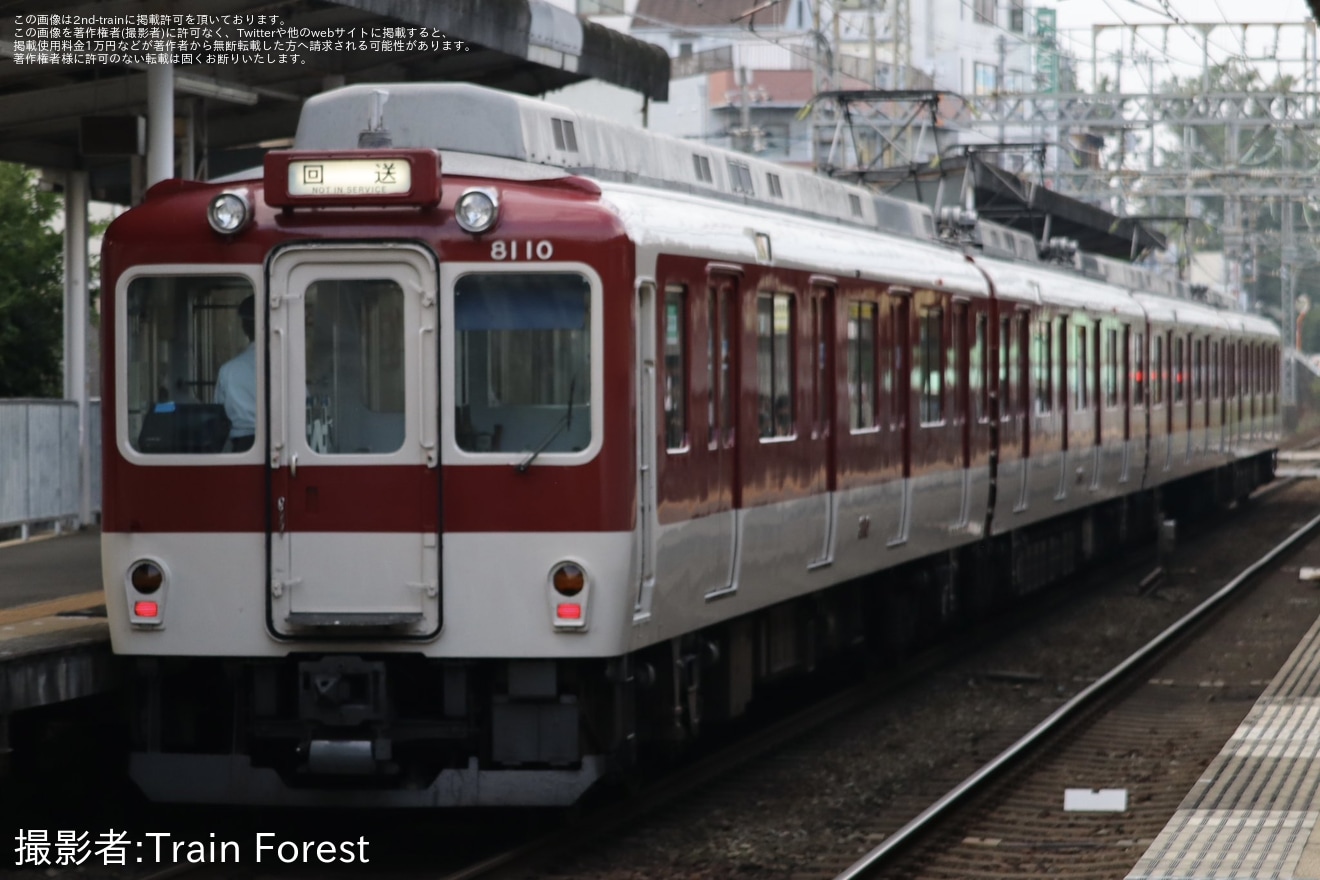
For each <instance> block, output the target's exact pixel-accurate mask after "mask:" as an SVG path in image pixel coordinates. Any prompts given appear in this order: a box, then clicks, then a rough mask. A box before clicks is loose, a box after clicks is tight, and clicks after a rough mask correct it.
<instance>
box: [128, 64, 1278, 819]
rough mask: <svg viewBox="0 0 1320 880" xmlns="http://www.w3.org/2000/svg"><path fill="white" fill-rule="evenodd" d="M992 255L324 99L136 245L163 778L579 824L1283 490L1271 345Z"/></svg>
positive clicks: (771, 169)
mask: <svg viewBox="0 0 1320 880" xmlns="http://www.w3.org/2000/svg"><path fill="white" fill-rule="evenodd" d="M963 232H964V233H969V234H970V237H969V235H961V236H960V235H959V234H958V233H957V232H956V230H952V228H948V229H946V228H944V227H942V226H941V225H940V224H937V223H936V222H935V218H934V217H932V215H931V213H930V211H929V210H928V209H926V208H924V207H921V206H919V205H914V204H908V203H905V202H900V201H897V200H893V199H889V198H886V197H883V196H878V195H876V194H875V193H873V192H871V191H868V190H866V189H862V188H859V187H853V186H849V185H846V184H842V183H838V182H832V181H829V180H825V179H821V178H817V177H814V176H812V175H810V174H807V173H805V172H800V171H796V170H793V169H788V168H784V167H780V166H776V165H773V164H770V163H766V162H762V161H759V160H757V159H755V158H750V157H747V156H744V155H741V154H735V153H730V152H725V151H721V150H717V149H713V148H709V147H707V146H704V145H700V144H692V143H686V142H682V141H677V140H673V139H667V138H663V137H657V136H654V135H651V134H649V133H647V132H644V131H637V130H630V129H627V128H625V127H622V126H617V125H614V124H612V123H608V122H604V121H600V120H596V119H592V118H589V117H586V116H580V115H577V114H575V113H573V112H572V111H569V110H565V109H562V108H559V107H556V106H552V105H550V104H545V103H541V102H538V101H535V100H531V99H527V98H521V97H517V96H512V95H508V94H503V93H498V92H492V91H488V90H484V89H481V88H477V87H473V86H462V85H435V84H426V85H422V84H410V85H388V86H375V87H350V88H345V89H340V90H337V91H334V92H329V93H326V94H324V95H321V96H318V97H316V98H313V99H311V100H309V101H308V102H307V104H306V107H305V109H304V111H303V115H302V119H301V122H300V124H299V128H298V134H297V139H296V143H295V147H294V149H293V150H290V151H285V152H278V153H272V154H270V155H268V156H267V158H266V162H265V167H264V173H263V174H254V175H250V176H248V177H246V178H242V179H234V180H230V181H227V182H223V183H199V182H192V181H181V180H175V181H168V182H165V183H161V184H158V185H157V186H155V187H153V188H152V189H151V190H150V192H149V193H148V194H147V198H146V199H145V201H144V203H143V204H142V205H141V206H139V207H138V208H136V209H134V210H132V211H130V212H128V213H127V214H125V215H124V216H122V217H120V218H119V219H118V220H116V221H115V223H114V224H113V226H112V227H111V228H110V230H109V233H108V234H107V236H106V241H105V248H104V270H105V285H104V289H105V291H106V295H105V303H104V328H105V337H104V338H105V344H104V347H103V351H104V364H103V369H104V375H105V376H106V377H108V381H107V390H106V394H105V402H104V414H105V415H104V432H105V443H104V449H105V454H104V487H105V491H104V494H105V499H106V500H105V510H104V523H103V525H104V537H103V560H104V562H103V575H104V582H105V589H106V596H107V600H108V608H109V617H110V623H111V630H112V634H113V642H114V649H115V651H116V652H117V653H119V654H121V655H129V656H133V657H135V658H139V659H138V662H135V663H134V664H133V666H132V669H133V670H134V675H136V676H137V681H136V682H135V687H134V693H135V694H136V697H137V699H138V704H139V706H138V708H139V712H138V716H137V717H138V721H139V724H138V725H137V727H138V730H137V741H136V743H135V752H134V754H133V757H132V772H133V775H134V777H135V778H136V779H137V780H138V782H139V783H140V784H141V786H142V787H143V788H144V789H145V790H146V791H147V793H148V794H149V795H151V796H152V797H155V798H158V799H162V800H180V801H205V802H235V803H238V802H246V803H258V802H261V803H292V804H299V803H303V804H335V803H353V804H359V805H361V804H382V805H419V804H436V805H490V804H563V803H569V802H571V801H573V800H575V799H576V798H577V797H579V796H580V795H581V794H582V792H584V791H585V790H586V789H587V788H588V787H589V786H591V785H592V784H593V783H595V782H596V781H597V780H599V779H601V778H602V777H604V776H606V775H607V774H609V773H611V772H613V771H615V770H619V769H622V768H626V767H627V766H628V765H629V764H630V762H632V761H633V760H634V758H635V757H636V755H637V754H638V752H639V751H645V750H646V749H647V748H649V747H652V746H655V747H660V746H665V745H667V744H671V743H674V742H680V741H683V740H685V739H689V738H692V737H695V736H697V735H698V733H699V731H700V729H701V727H702V725H703V723H708V722H710V721H713V720H722V719H727V718H731V717H736V716H738V715H740V714H742V713H743V712H745V710H746V708H747V706H748V705H749V703H750V702H751V701H752V700H753V699H754V698H755V697H756V696H757V694H758V693H759V692H761V689H762V688H764V687H766V686H767V685H769V684H770V683H772V682H774V681H775V680H777V679H779V678H782V677H783V676H786V675H790V674H793V673H798V672H802V671H805V670H810V669H812V668H814V667H816V666H817V665H818V664H820V663H822V662H825V661H826V660H829V659H830V658H837V657H844V658H846V657H848V656H850V655H849V652H853V651H856V650H857V648H858V646H859V645H863V646H864V645H869V646H870V648H871V649H872V650H880V651H884V650H887V649H889V648H891V647H895V648H896V647H900V646H902V645H904V644H906V643H907V642H909V641H911V640H912V639H913V638H915V637H916V636H918V635H920V634H921V633H923V632H926V631H928V630H933V629H936V628H938V627H940V626H942V625H946V624H949V623H952V622H956V621H959V620H966V619H968V618H969V617H971V616H974V615H976V614H979V613H983V612H984V609H986V608H988V607H990V606H991V605H993V604H994V603H995V602H997V601H1000V600H1002V599H1004V598H1006V597H1010V596H1020V595H1022V594H1025V593H1027V592H1029V591H1031V590H1033V589H1035V588H1037V587H1039V586H1041V585H1043V584H1045V583H1048V582H1051V581H1053V580H1057V579H1059V578H1060V577H1062V576H1064V575H1066V574H1067V573H1069V572H1071V571H1073V570H1075V569H1076V568H1077V567H1079V566H1080V565H1082V564H1084V563H1085V562H1086V561H1087V560H1088V559H1090V558H1092V557H1093V556H1095V555H1096V554H1099V553H1101V552H1104V551H1105V550H1106V549H1107V548H1111V547H1114V546H1117V545H1118V544H1119V543H1120V542H1121V541H1123V540H1125V539H1126V538H1127V537H1129V536H1130V535H1133V534H1136V533H1138V532H1142V531H1148V530H1149V527H1150V524H1151V523H1153V522H1154V521H1155V519H1156V516H1157V513H1158V511H1159V510H1160V509H1161V507H1162V506H1163V505H1164V504H1165V503H1168V499H1169V498H1170V497H1173V496H1178V495H1181V496H1184V497H1187V498H1198V499H1199V498H1204V499H1207V500H1208V499H1219V500H1232V499H1234V498H1237V497H1240V496H1242V495H1243V494H1245V493H1246V492H1247V491H1249V490H1250V489H1251V488H1252V487H1253V486H1255V485H1256V484H1257V483H1259V482H1261V481H1263V480H1267V479H1269V477H1270V476H1271V474H1272V464H1273V449H1274V446H1275V440H1276V438H1277V436H1278V429H1279V398H1278V388H1277V385H1278V382H1277V377H1278V373H1279V368H1278V364H1279V351H1280V348H1279V345H1280V338H1279V333H1278V331H1277V330H1276V329H1275V328H1274V327H1273V326H1272V325H1270V324H1268V323H1267V322H1265V321H1263V320H1260V319H1258V318H1254V317H1251V316H1248V315H1243V314H1239V313H1236V312H1233V311H1229V310H1225V309H1222V308H1217V307H1214V306H1212V305H1210V304H1208V303H1206V302H1204V301H1197V300H1194V299H1192V298H1191V297H1189V296H1186V295H1185V294H1186V288H1185V285H1180V284H1177V283H1174V282H1169V281H1164V280H1161V279H1157V278H1155V277H1153V276H1152V275H1150V274H1149V273H1146V272H1144V271H1142V270H1140V269H1137V268H1135V267H1132V266H1127V265H1124V264H1120V263H1117V262H1112V261H1105V260H1101V259H1096V258H1094V257H1087V256H1074V257H1071V258H1067V259H1065V258H1064V257H1060V258H1059V259H1058V260H1055V261H1053V262H1051V261H1049V260H1045V259H1043V258H1041V257H1039V256H1038V252H1037V247H1036V243H1035V242H1033V241H1032V240H1031V239H1030V238H1029V237H1027V236H1024V235H1022V234H1021V233H1017V232H1013V231H1010V230H1008V229H1004V228H999V227H995V226H992V225H990V224H985V223H982V224H979V225H977V226H976V227H975V228H964V229H963ZM1064 263H1066V265H1063V264H1064ZM1179 293H1182V294H1184V295H1183V296H1178V295H1177V294H1179ZM249 297H252V298H253V301H254V302H255V310H254V311H255V319H254V321H251V322H249V328H250V329H251V330H252V332H253V336H254V338H255V342H254V343H252V344H251V346H250V347H249V341H248V336H247V332H246V331H245V328H244V321H243V320H242V318H241V317H240V305H241V304H242V303H243V302H244V300H246V299H247V298H249ZM253 323H254V324H255V326H252V324H253ZM235 358H237V359H236V360H235ZM244 358H246V359H247V360H246V363H247V366H246V367H244ZM231 360H234V363H233V365H231V369H233V370H235V371H237V370H241V369H246V370H247V376H248V380H247V388H248V389H249V390H248V391H247V392H246V394H247V395H248V396H249V397H251V398H252V399H253V400H254V401H255V412H254V413H253V414H252V415H250V416H246V417H245V416H243V415H242V414H241V412H240V410H241V407H242V405H241V403H235V401H236V400H238V399H240V398H242V397H243V396H244V392H243V391H242V390H241V388H242V385H243V383H242V382H241V381H240V382H239V383H238V386H237V387H238V388H239V389H240V390H238V391H235V390H234V388H233V387H230V388H229V390H227V391H226V392H225V393H224V394H223V397H224V398H225V401H226V402H225V403H220V402H217V399H218V394H217V392H218V388H219V385H218V383H219V381H220V379H219V374H220V369H221V367H222V366H223V365H225V364H227V363H229V362H230V361H231ZM234 375H237V374H231V375H230V377H229V378H227V379H226V380H225V381H226V382H227V383H231V385H232V380H233V379H234ZM240 378H241V377H240ZM236 407H238V409H236ZM251 409H253V407H252V406H251V405H249V410H251ZM245 421H250V422H253V423H254V426H253V425H248V426H245V425H244V424H243V423H244V422H245ZM245 435H251V439H249V438H248V436H245Z"/></svg>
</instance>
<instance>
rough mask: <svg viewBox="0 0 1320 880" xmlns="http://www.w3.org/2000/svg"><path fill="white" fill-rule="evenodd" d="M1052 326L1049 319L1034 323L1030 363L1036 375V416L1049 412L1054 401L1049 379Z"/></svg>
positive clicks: (1050, 374)
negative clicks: (1034, 329) (1034, 330)
mask: <svg viewBox="0 0 1320 880" xmlns="http://www.w3.org/2000/svg"><path fill="white" fill-rule="evenodd" d="M1053 329H1054V325H1053V324H1052V323H1050V321H1049V319H1046V320H1044V321H1038V322H1036V333H1035V335H1034V336H1033V337H1032V363H1033V364H1034V365H1035V374H1036V414H1037V415H1045V414H1047V413H1049V412H1050V403H1051V401H1052V400H1053V399H1054V389H1053V388H1052V387H1051V383H1050V379H1051V377H1052V376H1053V375H1054V374H1053V372H1052V369H1053V363H1052V359H1051V355H1052V353H1053V342H1054V340H1053V339H1052V338H1051V336H1052V335H1053V334H1052V332H1051V331H1052V330H1053Z"/></svg>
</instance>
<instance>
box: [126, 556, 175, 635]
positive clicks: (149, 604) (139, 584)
mask: <svg viewBox="0 0 1320 880" xmlns="http://www.w3.org/2000/svg"><path fill="white" fill-rule="evenodd" d="M168 586H169V576H168V575H167V573H166V571H165V566H164V564H162V563H161V562H160V561H159V560H156V559H139V560H137V561H136V562H134V563H133V564H132V565H130V566H129V567H128V571H127V572H125V575H124V590H125V592H126V593H127V595H128V622H129V623H130V624H132V625H133V626H137V627H144V628H147V627H159V626H160V625H161V624H162V623H163V622H164V612H165V594H166V593H167V592H168V589H167V588H168Z"/></svg>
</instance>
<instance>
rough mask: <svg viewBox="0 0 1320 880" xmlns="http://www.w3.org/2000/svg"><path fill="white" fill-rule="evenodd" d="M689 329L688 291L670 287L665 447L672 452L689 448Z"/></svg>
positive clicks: (666, 324) (666, 332) (667, 299)
mask: <svg viewBox="0 0 1320 880" xmlns="http://www.w3.org/2000/svg"><path fill="white" fill-rule="evenodd" d="M687 326H688V312H687V289H686V288H684V287H682V286H681V285H669V286H668V287H666V288H665V316H664V331H663V332H664V358H665V372H664V380H663V381H664V410H665V448H667V449H670V450H681V449H686V448H687V445H688V433H687V431H688V424H687V413H688V403H687V401H688V381H687V376H688V372H687V371H688V363H687V340H688V332H687Z"/></svg>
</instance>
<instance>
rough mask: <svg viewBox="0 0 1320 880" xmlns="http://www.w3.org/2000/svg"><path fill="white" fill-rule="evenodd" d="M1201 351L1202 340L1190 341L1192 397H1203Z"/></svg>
mask: <svg viewBox="0 0 1320 880" xmlns="http://www.w3.org/2000/svg"><path fill="white" fill-rule="evenodd" d="M1202 353H1203V348H1202V342H1201V340H1200V339H1196V340H1193V341H1192V399H1193V400H1204V399H1205V380H1204V379H1203V378H1202V374H1203V370H1204V366H1203V364H1202V358H1201V355H1202Z"/></svg>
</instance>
